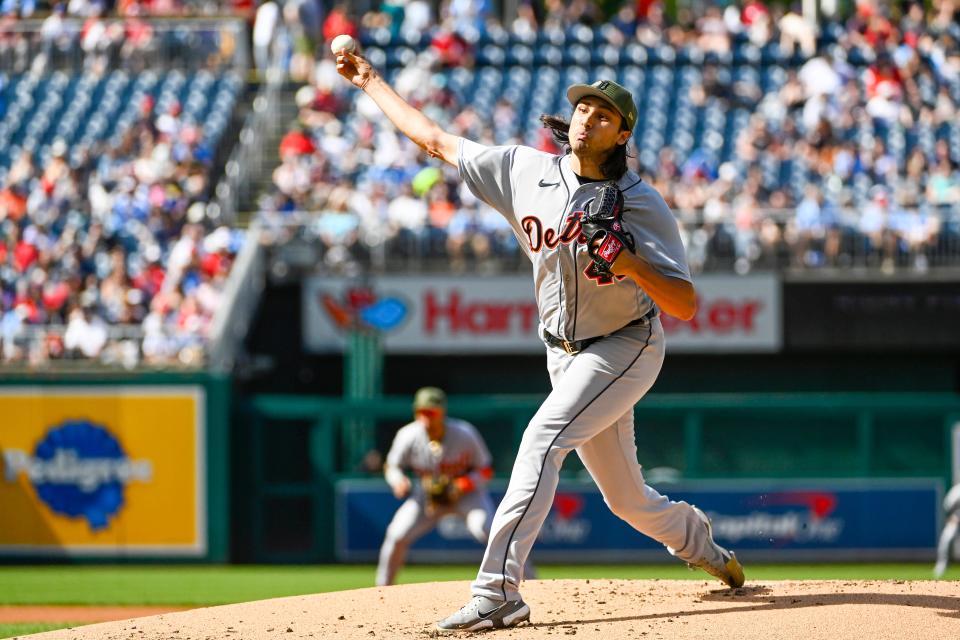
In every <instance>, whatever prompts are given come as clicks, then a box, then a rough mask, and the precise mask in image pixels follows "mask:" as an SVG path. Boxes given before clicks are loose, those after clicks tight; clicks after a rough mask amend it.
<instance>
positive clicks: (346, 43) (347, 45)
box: [330, 33, 357, 55]
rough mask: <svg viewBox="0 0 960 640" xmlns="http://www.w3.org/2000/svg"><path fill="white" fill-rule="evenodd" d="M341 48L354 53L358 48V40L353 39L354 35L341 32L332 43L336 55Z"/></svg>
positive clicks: (332, 49)
mask: <svg viewBox="0 0 960 640" xmlns="http://www.w3.org/2000/svg"><path fill="white" fill-rule="evenodd" d="M340 49H346V50H347V52H348V53H353V52H354V51H356V49H357V42H356V40H354V39H353V36H348V35H347V34H345V33H341V34H340V35H338V36H337V37H336V38H334V39H333V42H331V43H330V50H331V51H333V53H334V55H336V54H338V53H340Z"/></svg>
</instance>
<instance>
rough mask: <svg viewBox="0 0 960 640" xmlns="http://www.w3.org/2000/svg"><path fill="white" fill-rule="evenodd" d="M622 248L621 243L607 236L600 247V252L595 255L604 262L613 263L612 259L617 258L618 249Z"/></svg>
mask: <svg viewBox="0 0 960 640" xmlns="http://www.w3.org/2000/svg"><path fill="white" fill-rule="evenodd" d="M622 248H623V243H622V242H620V241H619V240H617V239H616V238H615V237H613V236H610V235H608V236H607V237H606V238H605V239H604V241H603V244H601V245H600V250H599V251H598V252H597V254H598V255H599V256H600V257H601V258H603V259H604V260H606V261H607V262H613V259H614V258H616V257H617V255H618V254H619V253H620V249H622Z"/></svg>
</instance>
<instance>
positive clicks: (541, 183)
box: [539, 178, 560, 187]
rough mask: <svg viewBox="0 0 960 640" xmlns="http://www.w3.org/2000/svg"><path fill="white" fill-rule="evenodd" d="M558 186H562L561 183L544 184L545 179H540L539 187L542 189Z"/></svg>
mask: <svg viewBox="0 0 960 640" xmlns="http://www.w3.org/2000/svg"><path fill="white" fill-rule="evenodd" d="M558 184H560V182H559V181H557V182H544V181H543V178H540V184H539V186H541V187H555V186H557V185H558Z"/></svg>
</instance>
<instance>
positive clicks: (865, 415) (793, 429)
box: [241, 393, 960, 562]
mask: <svg viewBox="0 0 960 640" xmlns="http://www.w3.org/2000/svg"><path fill="white" fill-rule="evenodd" d="M542 399H543V398H542V397H533V396H452V397H451V398H450V414H451V415H454V416H457V417H461V418H464V419H466V420H469V421H471V422H473V423H474V424H476V425H477V426H478V427H479V428H480V430H481V431H482V432H483V434H484V437H485V439H486V441H487V444H488V446H489V447H490V449H491V452H492V453H493V455H494V459H495V469H496V471H497V473H498V474H499V475H504V476H505V475H506V474H508V473H509V470H510V468H511V466H512V464H513V458H514V454H515V452H516V448H517V445H518V443H519V441H520V438H521V436H522V434H523V430H524V428H525V427H526V425H527V422H528V421H529V419H530V417H531V416H532V415H533V414H534V413H535V411H536V409H537V407H538V406H539V404H540V402H541V401H542ZM241 414H242V415H243V416H244V420H245V428H246V429H247V432H246V436H247V437H246V438H245V442H247V443H248V446H249V447H250V451H249V455H248V456H247V457H246V459H247V460H248V461H249V463H250V474H249V484H248V491H245V492H244V495H245V496H247V498H248V500H247V502H249V506H250V510H249V517H250V520H251V522H250V528H249V531H250V540H249V544H250V545H251V549H250V550H249V557H250V558H251V559H254V560H257V561H263V562H282V561H328V560H332V559H333V535H334V534H333V532H334V522H333V506H334V505H333V500H334V495H333V485H334V482H335V481H336V479H337V478H340V477H348V476H357V475H360V473H361V472H360V471H359V468H360V466H361V464H362V461H363V458H364V455H365V454H366V453H367V451H364V450H361V449H358V448H357V447H356V446H355V443H356V442H357V440H356V438H353V437H351V436H350V434H349V433H346V432H345V431H346V429H345V428H344V425H345V424H355V423H356V422H357V420H358V419H364V422H366V423H371V424H375V425H377V431H378V433H379V436H378V438H377V443H378V446H379V448H380V449H381V451H382V452H383V453H384V454H385V452H386V448H387V447H388V446H389V442H390V438H391V437H392V435H393V433H394V432H395V431H396V429H397V428H398V427H399V426H401V425H402V424H404V423H406V422H408V421H409V420H410V417H411V416H410V414H411V407H410V398H408V397H384V398H380V399H377V400H375V401H373V400H367V401H349V400H343V399H340V398H327V397H305V396H277V395H261V396H256V397H254V398H252V399H251V400H250V401H249V402H248V403H247V404H246V405H245V406H244V408H243V411H241ZM635 419H636V425H637V428H636V437H637V446H638V450H639V457H640V461H641V462H642V463H643V464H644V466H645V467H646V468H648V469H649V468H651V467H670V468H672V469H676V470H677V471H678V472H679V473H680V475H681V476H682V477H683V478H685V479H715V478H824V477H827V478H849V477H885V478H890V477H894V478H896V477H904V478H906V477H930V476H942V477H944V478H945V479H946V478H947V477H948V476H949V473H950V454H949V451H950V446H949V439H950V438H949V432H950V427H951V426H952V425H953V424H955V423H957V422H960V396H958V395H956V394H949V393H934V394H913V393H910V394H703V395H688V394H676V395H675V394H660V395H651V396H649V397H647V398H645V399H644V400H643V401H642V402H641V403H640V404H638V405H637V407H636V409H635ZM581 470H582V466H581V465H580V464H579V460H577V459H576V456H570V457H569V458H568V459H567V462H566V464H565V466H564V473H565V474H567V475H573V474H577V473H579V472H580V471H581ZM369 472H370V470H368V473H369Z"/></svg>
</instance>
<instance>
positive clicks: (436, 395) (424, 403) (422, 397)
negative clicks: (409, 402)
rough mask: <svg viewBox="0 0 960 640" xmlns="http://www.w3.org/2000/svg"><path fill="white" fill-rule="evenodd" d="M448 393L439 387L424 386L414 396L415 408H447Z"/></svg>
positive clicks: (417, 409) (415, 409)
mask: <svg viewBox="0 0 960 640" xmlns="http://www.w3.org/2000/svg"><path fill="white" fill-rule="evenodd" d="M446 408H447V394H445V393H444V392H443V389H438V388H437V387H423V388H422V389H419V390H418V391H417V393H416V394H415V395H414V396H413V410H414V411H419V410H420V409H446Z"/></svg>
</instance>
